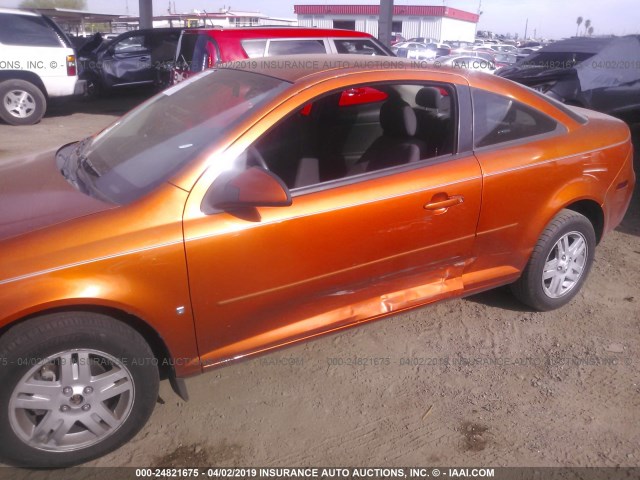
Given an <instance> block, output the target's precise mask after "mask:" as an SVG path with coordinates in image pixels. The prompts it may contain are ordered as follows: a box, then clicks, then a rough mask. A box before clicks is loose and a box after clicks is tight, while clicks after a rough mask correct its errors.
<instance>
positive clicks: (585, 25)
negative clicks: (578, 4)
mask: <svg viewBox="0 0 640 480" xmlns="http://www.w3.org/2000/svg"><path fill="white" fill-rule="evenodd" d="M590 26H591V20H588V19H587V20H585V21H584V34H585V35H586V34H587V31H588V30H589V27H590Z"/></svg>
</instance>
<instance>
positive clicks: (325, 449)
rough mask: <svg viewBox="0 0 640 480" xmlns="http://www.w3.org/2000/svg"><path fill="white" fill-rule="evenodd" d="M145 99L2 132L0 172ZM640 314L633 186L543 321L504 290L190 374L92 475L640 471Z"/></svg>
mask: <svg viewBox="0 0 640 480" xmlns="http://www.w3.org/2000/svg"><path fill="white" fill-rule="evenodd" d="M140 100H141V97H140V96H139V95H129V96H125V97H121V98H118V99H116V100H114V99H101V100H99V101H85V100H77V101H73V102H66V103H62V102H57V103H56V104H55V105H54V107H53V108H51V110H50V112H49V113H48V115H47V116H46V117H45V118H44V120H43V121H42V122H41V123H40V124H39V125H36V126H32V127H9V126H7V125H0V162H1V161H2V158H8V157H13V156H16V155H19V154H22V153H27V152H35V151H41V150H47V149H50V148H54V147H56V146H59V145H62V144H64V143H67V142H70V141H73V140H76V139H80V138H82V137H84V136H87V135H89V134H91V133H93V132H95V131H97V130H99V129H101V128H103V127H105V126H106V125H108V124H110V123H111V122H112V121H114V120H115V119H116V118H117V116H118V115H119V114H121V113H123V112H124V111H126V110H127V109H128V108H130V107H131V106H133V105H135V104H136V103H137V102H139V101H140ZM633 130H634V138H635V144H636V152H638V151H640V126H637V125H636V126H635V127H634V129H633ZM638 160H639V158H638V155H636V171H640V162H639V161H638ZM639 305H640V198H639V195H638V189H636V195H635V197H634V199H633V202H632V206H631V208H630V209H629V212H628V213H627V216H626V217H625V220H624V222H623V223H622V225H621V226H620V227H619V228H618V229H617V231H615V232H614V233H613V234H611V235H609V236H608V237H607V238H605V240H604V241H603V242H602V244H601V245H600V246H599V248H598V250H597V252H596V261H595V265H594V268H593V270H592V272H591V275H590V278H589V280H588V282H587V284H586V285H585V288H584V289H583V291H582V292H581V293H580V294H579V295H578V296H577V297H576V299H575V300H574V301H573V302H572V303H571V304H570V305H569V306H567V307H565V308H563V309H561V310H559V311H555V312H549V313H533V312H530V311H527V310H526V309H524V308H522V307H521V305H520V304H518V303H517V302H516V301H515V300H513V299H512V298H511V296H510V295H509V293H508V289H499V290H496V291H492V292H487V293H484V294H481V295H476V296H473V297H470V298H467V299H462V300H452V301H447V302H444V303H439V304H437V305H432V306H429V307H425V308H422V309H418V310H414V311H412V312H409V313H405V314H400V315H395V316H393V317H390V318H388V319H386V320H382V321H378V322H373V323H370V324H368V325H365V326H361V327H359V328H355V329H351V330H347V331H344V332H342V333H339V334H334V335H330V336H326V337H323V338H321V339H319V340H316V341H313V342H309V343H305V344H301V345H297V346H294V347H291V348H288V349H286V350H281V351H279V352H276V353H273V354H270V355H266V356H262V357H259V358H255V359H252V360H248V361H244V362H241V363H237V364H235V365H231V366H228V367H225V368H222V369H219V370H216V371H213V372H211V373H209V374H207V375H203V376H200V377H195V378H192V379H189V380H188V381H187V385H188V388H189V393H190V395H191V400H190V401H189V402H188V403H184V402H182V401H180V400H179V399H178V398H177V397H176V396H175V395H174V394H173V393H172V392H171V389H170V387H169V385H168V383H166V382H163V385H162V386H161V397H162V399H163V400H164V401H165V403H164V404H158V405H157V407H156V410H155V412H154V414H153V416H152V418H151V420H150V422H149V423H148V424H147V426H146V427H145V428H144V429H143V431H142V432H141V433H140V434H139V435H138V436H137V437H136V438H135V439H134V440H133V441H131V442H130V443H129V444H128V445H126V446H124V447H123V448H121V449H120V450H118V451H116V452H114V453H112V454H110V455H108V456H106V457H104V458H102V459H99V460H96V461H94V462H92V463H91V464H90V465H95V466H144V467H153V466H194V465H203V466H204V465H209V466H274V467H291V466H344V467H349V466H418V465H422V466H429V465H436V464H437V465H451V466H494V467H498V466H640V375H639V371H640V307H639ZM352 363H355V365H351V364H352ZM23 473H24V474H25V475H26V472H23ZM0 476H2V473H1V472H0ZM14 478H17V477H15V475H14Z"/></svg>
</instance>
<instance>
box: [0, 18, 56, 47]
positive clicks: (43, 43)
mask: <svg viewBox="0 0 640 480" xmlns="http://www.w3.org/2000/svg"><path fill="white" fill-rule="evenodd" d="M0 43H3V44H5V45H25V46H33V47H60V46H61V45H62V43H61V40H60V39H59V38H58V36H57V35H56V32H55V31H54V30H53V29H52V28H51V27H50V26H49V25H48V24H47V23H46V22H45V20H44V19H43V18H42V17H37V16H31V15H9V14H4V13H0Z"/></svg>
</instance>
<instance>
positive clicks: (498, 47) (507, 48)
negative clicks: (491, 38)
mask: <svg viewBox="0 0 640 480" xmlns="http://www.w3.org/2000/svg"><path fill="white" fill-rule="evenodd" d="M489 48H490V49H491V50H494V51H495V52H498V53H512V54H515V53H518V49H517V48H516V47H515V46H514V45H507V44H505V43H498V44H495V45H489Z"/></svg>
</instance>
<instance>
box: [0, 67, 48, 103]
mask: <svg viewBox="0 0 640 480" xmlns="http://www.w3.org/2000/svg"><path fill="white" fill-rule="evenodd" d="M5 80H24V81H25V82H29V83H31V84H33V85H34V86H36V87H38V89H39V90H40V91H41V92H42V94H43V95H44V97H45V98H46V99H48V98H49V94H48V92H47V88H46V87H45V86H44V83H43V82H42V79H41V78H40V77H39V76H38V75H37V74H35V73H33V72H25V71H23V70H2V71H0V82H4V81H5Z"/></svg>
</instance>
